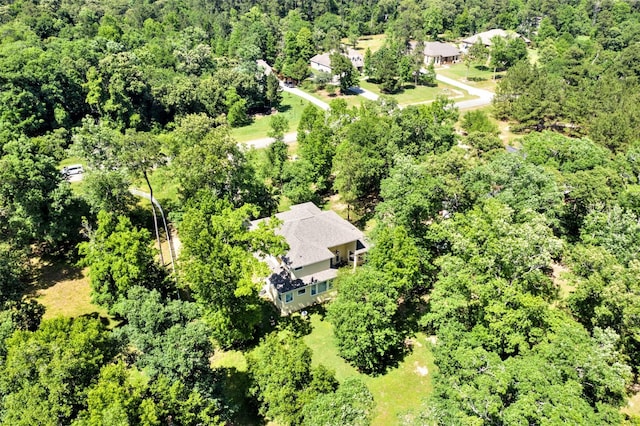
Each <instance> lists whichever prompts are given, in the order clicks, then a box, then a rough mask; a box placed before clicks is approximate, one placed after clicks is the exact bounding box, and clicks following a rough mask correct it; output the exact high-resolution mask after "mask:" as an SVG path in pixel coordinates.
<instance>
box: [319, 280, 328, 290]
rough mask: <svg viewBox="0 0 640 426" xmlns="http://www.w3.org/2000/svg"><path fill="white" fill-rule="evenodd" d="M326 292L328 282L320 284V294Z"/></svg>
mask: <svg viewBox="0 0 640 426" xmlns="http://www.w3.org/2000/svg"><path fill="white" fill-rule="evenodd" d="M325 291H327V282H326V281H323V282H321V283H318V293H324V292H325Z"/></svg>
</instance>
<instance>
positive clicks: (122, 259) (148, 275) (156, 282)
mask: <svg viewBox="0 0 640 426" xmlns="http://www.w3.org/2000/svg"><path fill="white" fill-rule="evenodd" d="M90 238H91V239H90V241H88V242H83V243H81V244H80V245H79V246H78V250H79V252H80V254H81V255H83V256H84V257H83V259H82V260H81V264H82V265H84V266H88V267H89V277H90V280H91V281H90V282H91V297H92V299H93V301H94V302H95V303H97V304H98V305H100V306H104V307H106V308H109V309H111V308H112V307H113V305H114V304H115V303H116V302H117V301H118V299H120V298H121V297H124V296H126V294H127V292H128V291H129V289H130V288H132V287H134V286H143V287H147V288H160V287H161V285H162V282H163V275H164V274H163V273H162V271H161V269H160V267H159V266H158V265H157V264H156V262H155V260H154V252H153V249H152V248H151V240H150V235H149V231H147V230H146V229H137V228H135V227H134V226H133V225H132V224H131V221H130V220H129V219H128V218H127V217H125V216H116V215H115V214H113V213H108V212H106V211H100V212H99V213H98V228H97V229H96V230H95V231H94V232H93V233H92V235H91V236H90Z"/></svg>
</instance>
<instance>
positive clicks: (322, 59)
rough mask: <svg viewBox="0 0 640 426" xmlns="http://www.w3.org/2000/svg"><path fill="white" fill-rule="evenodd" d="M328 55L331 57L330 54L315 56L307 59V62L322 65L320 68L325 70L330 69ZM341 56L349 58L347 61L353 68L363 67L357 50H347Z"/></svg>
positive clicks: (362, 60)
mask: <svg viewBox="0 0 640 426" xmlns="http://www.w3.org/2000/svg"><path fill="white" fill-rule="evenodd" d="M330 55H331V52H325V53H321V54H319V55H315V56H314V57H312V58H311V59H309V62H314V63H316V64H318V65H322V66H325V67H327V68H331V59H330V57H329V56H330ZM342 55H344V56H346V57H347V58H349V60H350V61H351V63H352V64H353V66H354V67H356V68H362V67H363V66H364V58H363V56H362V54H361V53H360V52H358V51H357V50H353V49H347V52H346V53H343V54H342Z"/></svg>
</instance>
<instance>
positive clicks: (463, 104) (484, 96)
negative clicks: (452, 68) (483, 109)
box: [436, 74, 493, 109]
mask: <svg viewBox="0 0 640 426" xmlns="http://www.w3.org/2000/svg"><path fill="white" fill-rule="evenodd" d="M436 80H438V81H441V82H443V83H446V84H448V85H450V86H454V87H457V88H459V89H462V90H465V91H467V92H469V94H470V95H473V96H477V97H478V99H470V100H468V101H460V102H456V106H457V107H458V108H459V109H465V108H476V107H480V106H485V105H489V104H490V103H491V101H492V100H493V93H491V92H489V91H488V90H484V89H478V88H477V87H471V86H469V85H468V84H464V83H461V82H459V81H458V80H454V79H452V78H449V77H445V76H443V75H440V74H436Z"/></svg>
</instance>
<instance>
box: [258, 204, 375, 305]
mask: <svg viewBox="0 0 640 426" xmlns="http://www.w3.org/2000/svg"><path fill="white" fill-rule="evenodd" d="M276 217H277V218H278V219H279V220H280V221H282V225H281V226H280V227H279V228H278V229H277V230H276V233H277V234H278V235H282V236H283V237H284V238H285V240H286V241H287V243H288V244H289V252H288V253H287V254H286V255H284V256H282V257H278V258H276V257H272V256H269V257H267V258H266V259H264V260H265V261H266V262H267V264H268V265H269V267H270V268H271V272H272V273H271V275H270V276H269V278H268V279H267V282H266V284H265V292H264V293H265V294H266V295H267V296H268V297H269V298H270V299H271V300H272V301H273V303H274V304H275V305H276V306H277V307H278V308H279V309H280V311H281V312H282V314H283V315H288V314H290V313H292V312H295V311H298V310H300V309H303V308H305V307H307V306H310V305H313V304H314V303H319V302H323V301H325V300H327V299H329V298H331V297H332V296H333V295H334V293H335V291H334V290H333V279H334V278H335V277H336V276H337V275H338V268H339V267H341V266H347V265H349V266H353V267H354V268H355V266H356V265H360V264H362V261H363V255H364V253H365V252H366V251H367V250H368V245H367V243H366V241H365V238H364V234H363V233H362V232H361V231H360V230H358V228H356V227H355V226H353V225H352V224H351V223H349V222H347V221H346V220H344V219H342V218H341V217H340V216H338V214H337V213H335V212H333V211H323V210H320V209H319V208H318V207H317V206H316V205H315V204H313V203H304V204H297V205H295V206H291V208H290V210H289V211H286V212H282V213H278V214H276ZM262 220H268V219H259V220H257V221H253V222H251V225H252V226H257V224H258V222H260V221H262Z"/></svg>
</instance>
